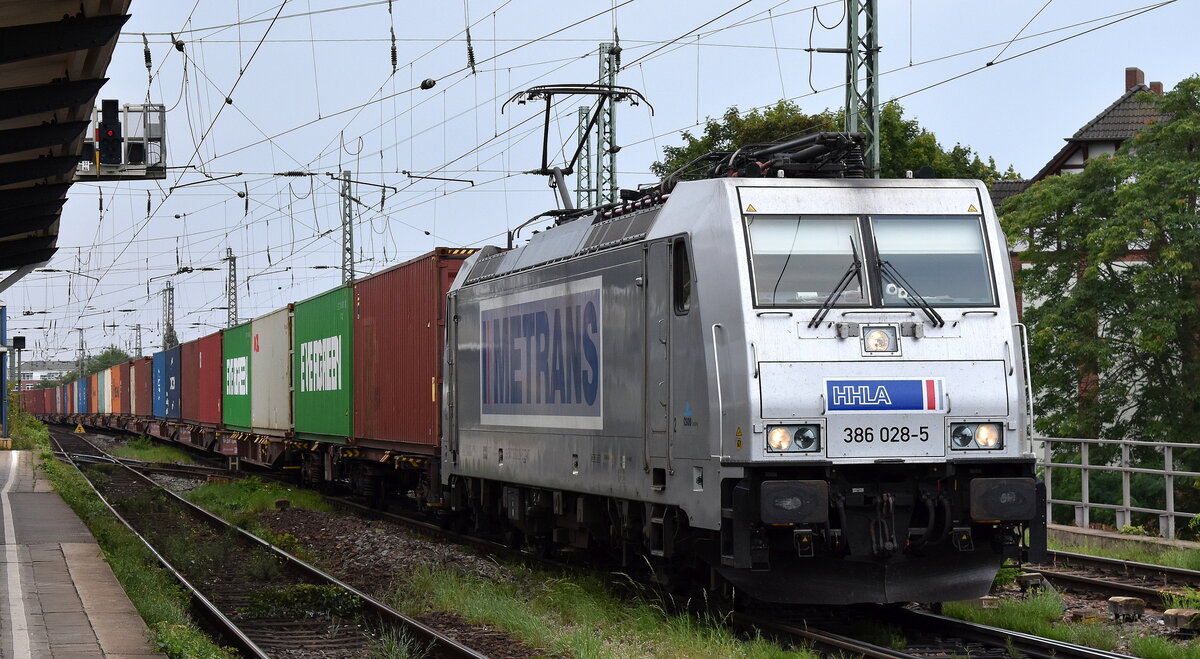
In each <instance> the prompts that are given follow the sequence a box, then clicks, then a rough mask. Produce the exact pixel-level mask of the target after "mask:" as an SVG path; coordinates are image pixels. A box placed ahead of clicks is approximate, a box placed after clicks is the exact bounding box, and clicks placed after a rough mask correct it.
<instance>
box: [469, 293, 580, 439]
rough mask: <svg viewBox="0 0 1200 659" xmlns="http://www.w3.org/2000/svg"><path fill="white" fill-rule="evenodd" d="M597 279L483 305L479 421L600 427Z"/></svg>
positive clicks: (540, 425)
mask: <svg viewBox="0 0 1200 659" xmlns="http://www.w3.org/2000/svg"><path fill="white" fill-rule="evenodd" d="M602 310H603V305H602V294H601V280H600V278H599V277H591V278H589V279H585V280H581V281H577V282H570V283H567V284H558V285H555V286H548V287H545V288H541V289H537V290H535V291H529V292H524V293H521V294H519V295H512V296H504V297H501V298H497V299H495V300H490V301H488V302H485V303H483V304H481V305H480V314H479V318H480V321H479V333H480V368H479V379H480V397H481V399H480V400H481V410H480V412H481V416H482V418H481V420H482V421H483V423H487V424H493V425H517V426H539V427H565V428H602V427H603V418H602V405H601V402H602V401H601V398H602V395H601V394H602V388H603V387H602V366H601V365H602V363H603V359H602V345H603V341H602V336H603V318H602Z"/></svg>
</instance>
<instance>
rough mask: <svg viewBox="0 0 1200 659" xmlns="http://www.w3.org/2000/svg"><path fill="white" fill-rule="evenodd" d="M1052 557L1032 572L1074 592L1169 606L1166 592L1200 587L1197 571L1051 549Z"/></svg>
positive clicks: (1150, 604) (1030, 568) (1160, 606)
mask: <svg viewBox="0 0 1200 659" xmlns="http://www.w3.org/2000/svg"><path fill="white" fill-rule="evenodd" d="M1049 556H1050V560H1051V562H1050V564H1049V565H1036V566H1030V567H1029V571H1031V572H1037V573H1039V574H1041V575H1042V576H1043V577H1045V578H1046V579H1048V580H1049V581H1050V583H1052V584H1053V585H1054V586H1055V587H1056V588H1060V589H1062V590H1067V591H1071V592H1077V593H1097V594H1101V595H1104V596H1105V597H1111V596H1114V595H1117V596H1130V597H1139V598H1141V599H1142V600H1143V601H1145V602H1146V604H1147V605H1148V606H1151V607H1154V608H1158V609H1161V608H1162V607H1163V606H1165V602H1164V600H1163V592H1164V591H1165V592H1168V593H1170V592H1183V589H1185V588H1200V572H1198V571H1195V570H1185V569H1182V568H1175V567H1166V566H1162V565H1153V564H1150V563H1138V562H1136V561H1125V560H1120V559H1116V558H1104V557H1100V556H1088V555H1086V554H1076V553H1073V552H1067V551H1051V552H1049Z"/></svg>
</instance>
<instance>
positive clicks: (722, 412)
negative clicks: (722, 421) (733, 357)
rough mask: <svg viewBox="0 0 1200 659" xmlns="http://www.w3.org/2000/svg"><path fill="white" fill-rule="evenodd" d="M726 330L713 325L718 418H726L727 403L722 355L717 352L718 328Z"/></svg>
mask: <svg viewBox="0 0 1200 659" xmlns="http://www.w3.org/2000/svg"><path fill="white" fill-rule="evenodd" d="M718 327H720V328H721V329H722V330H724V329H725V327H724V326H723V325H721V323H713V325H712V341H713V376H714V377H715V379H716V381H717V413H718V414H717V416H718V417H720V418H724V417H725V401H724V400H723V399H722V398H721V355H720V351H719V350H717V328H718Z"/></svg>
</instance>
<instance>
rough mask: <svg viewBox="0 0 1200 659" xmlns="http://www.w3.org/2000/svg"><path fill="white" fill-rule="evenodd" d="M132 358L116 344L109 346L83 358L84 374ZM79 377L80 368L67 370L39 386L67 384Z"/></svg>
mask: <svg viewBox="0 0 1200 659" xmlns="http://www.w3.org/2000/svg"><path fill="white" fill-rule="evenodd" d="M131 359H133V357H131V356H130V354H129V353H127V352H125V351H124V350H121V349H120V348H118V347H116V346H109V347H107V348H105V349H104V352H101V353H100V354H98V355H88V356H87V357H84V358H83V376H84V377H86V376H89V375H91V374H92V373H99V372H100V371H103V370H104V369H106V368H111V367H113V366H116V365H117V364H124V363H125V362H127V361H129V360H131ZM79 377H80V375H79V369H75V370H73V371H67V372H66V373H65V374H64V375H63V376H62V377H61V378H58V379H57V380H45V381H43V382H42V383H41V384H39V385H38V388H39V389H46V388H49V387H57V386H59V385H64V384H67V383H68V382H74V381H75V380H78V379H79Z"/></svg>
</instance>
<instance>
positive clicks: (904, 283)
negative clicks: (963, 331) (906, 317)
mask: <svg viewBox="0 0 1200 659" xmlns="http://www.w3.org/2000/svg"><path fill="white" fill-rule="evenodd" d="M878 263H879V274H880V275H882V276H883V277H884V278H885V279H887V280H888V283H890V284H892V285H894V286H896V287H898V288H900V289H903V290H904V292H905V293H907V294H908V295H907V296H901V299H903V300H904V301H905V302H907V303H908V305H909V306H912V307H919V308H920V309H921V311H924V312H925V315H926V316H927V317H928V318H929V322H931V323H933V326H934V327H943V326H945V324H946V321H944V320H942V317H941V315H939V314H938V312H936V311H934V310H933V306H932V305H930V304H929V303H928V302H926V301H925V298H923V297H921V294H920V293H918V292H917V291H916V289H914V288H913V287H912V284H910V283H908V280H906V279H905V278H904V275H901V274H900V271H899V270H897V269H896V267H895V266H893V265H892V264H891V263H889V262H887V261H884V260H883V259H879V260H878Z"/></svg>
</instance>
